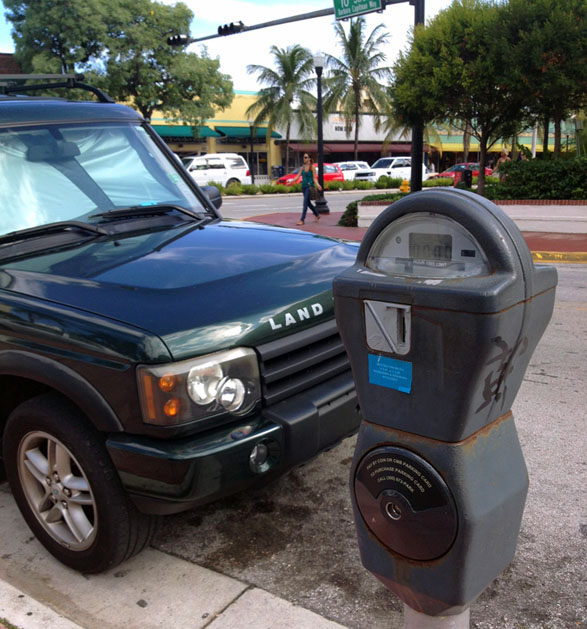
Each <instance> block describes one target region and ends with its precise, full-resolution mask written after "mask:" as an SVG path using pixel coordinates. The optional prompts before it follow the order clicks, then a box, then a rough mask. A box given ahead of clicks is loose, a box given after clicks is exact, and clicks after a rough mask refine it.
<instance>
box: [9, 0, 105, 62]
mask: <svg viewBox="0 0 587 629" xmlns="http://www.w3.org/2000/svg"><path fill="white" fill-rule="evenodd" d="M3 2H4V7H5V8H6V18H7V19H8V20H9V21H10V22H11V23H12V38H13V40H14V44H15V57H16V60H17V61H18V63H19V64H20V66H21V67H22V69H23V71H24V72H27V73H28V72H38V73H41V72H46V73H54V74H62V73H63V74H66V73H71V72H74V71H75V70H76V69H80V68H81V67H82V66H84V65H85V64H87V63H88V62H90V60H92V59H96V58H98V57H99V55H100V53H101V52H102V50H103V48H104V40H105V39H106V35H107V20H106V15H107V12H106V7H105V3H104V2H101V1H99V0H62V2H55V1H54V0H3ZM112 8H113V9H116V8H115V7H112ZM115 12H116V13H117V11H116V10H115Z"/></svg>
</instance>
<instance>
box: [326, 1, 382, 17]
mask: <svg viewBox="0 0 587 629" xmlns="http://www.w3.org/2000/svg"><path fill="white" fill-rule="evenodd" d="M383 3H384V0H334V17H335V18H336V19H337V20H346V19H348V18H349V17H356V16H357V15H363V14H364V13H372V12H374V11H382V10H383Z"/></svg>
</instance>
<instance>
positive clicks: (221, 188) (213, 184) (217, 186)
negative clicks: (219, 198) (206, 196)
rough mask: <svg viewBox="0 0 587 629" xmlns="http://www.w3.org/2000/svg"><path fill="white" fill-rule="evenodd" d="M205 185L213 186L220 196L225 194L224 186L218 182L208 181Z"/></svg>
mask: <svg viewBox="0 0 587 629" xmlns="http://www.w3.org/2000/svg"><path fill="white" fill-rule="evenodd" d="M206 185H208V186H214V187H215V188H218V191H219V192H220V194H225V193H226V189H225V188H224V186H223V185H222V184H221V183H220V182H219V181H210V182H208V183H207V184H206Z"/></svg>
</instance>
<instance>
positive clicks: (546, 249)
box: [246, 212, 587, 263]
mask: <svg viewBox="0 0 587 629" xmlns="http://www.w3.org/2000/svg"><path fill="white" fill-rule="evenodd" d="M341 216H342V212H331V213H329V214H322V215H321V216H320V220H319V221H318V222H316V221H315V220H314V217H313V216H312V215H311V214H310V213H308V216H307V219H306V224H305V225H302V226H298V225H297V222H298V221H299V218H300V214H299V212H281V213H279V212H277V213H275V214H264V215H261V216H251V217H249V218H248V219H246V220H249V221H253V222H256V223H263V224H265V225H276V226H278V227H288V228H292V229H301V230H303V231H307V232H312V233H314V234H320V235H321V236H329V237H331V238H340V239H342V240H351V241H360V240H361V239H362V238H363V236H364V235H365V232H366V231H367V228H366V227H340V226H339V225H338V221H339V220H340V218H341ZM522 235H523V236H524V238H525V240H526V242H527V243H528V247H529V248H530V251H532V257H533V258H534V261H535V262H563V263H564V262H566V263H587V233H554V232H549V231H540V232H539V231H524V230H523V229H522Z"/></svg>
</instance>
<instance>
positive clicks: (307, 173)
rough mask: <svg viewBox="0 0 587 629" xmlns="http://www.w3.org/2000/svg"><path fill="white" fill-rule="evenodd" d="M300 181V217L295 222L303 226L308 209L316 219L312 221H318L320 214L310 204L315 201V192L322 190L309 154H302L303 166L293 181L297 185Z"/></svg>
mask: <svg viewBox="0 0 587 629" xmlns="http://www.w3.org/2000/svg"><path fill="white" fill-rule="evenodd" d="M300 181H301V182H302V194H303V206H302V217H301V218H300V220H299V221H298V222H297V224H298V225H303V224H304V222H305V220H306V213H307V211H308V208H310V209H311V210H312V212H313V213H314V216H315V217H316V218H315V219H314V221H319V220H320V214H318V210H317V209H316V206H315V205H314V204H313V203H312V200H314V201H316V200H317V198H318V193H317V190H322V187H321V186H320V183H319V182H318V175H317V174H316V169H315V168H314V165H313V163H312V156H311V155H310V154H309V153H304V165H303V166H302V169H301V170H300V174H299V177H298V178H297V179H296V180H295V182H294V183H299V182H300Z"/></svg>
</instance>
